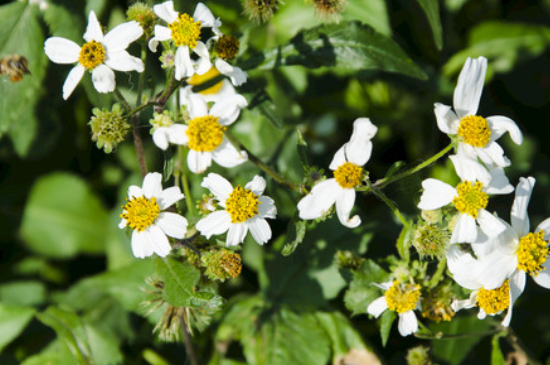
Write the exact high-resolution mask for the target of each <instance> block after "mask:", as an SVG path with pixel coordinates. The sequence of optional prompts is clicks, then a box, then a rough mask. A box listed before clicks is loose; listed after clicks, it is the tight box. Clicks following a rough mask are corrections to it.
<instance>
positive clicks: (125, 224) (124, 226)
mask: <svg viewBox="0 0 550 365" xmlns="http://www.w3.org/2000/svg"><path fill="white" fill-rule="evenodd" d="M127 225H128V222H126V219H124V218H123V219H122V220H121V221H120V223H119V224H118V228H120V229H124V228H126V226H127Z"/></svg>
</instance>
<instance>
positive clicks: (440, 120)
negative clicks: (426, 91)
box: [434, 57, 523, 168]
mask: <svg viewBox="0 0 550 365" xmlns="http://www.w3.org/2000/svg"><path fill="white" fill-rule="evenodd" d="M486 71H487V59H486V58H485V57H479V58H477V59H471V58H468V59H467V60H466V63H465V64H464V67H463V68H462V71H461V72H460V76H459V77H458V83H457V85H456V88H455V91H454V98H453V105H454V111H453V110H451V107H450V106H447V105H443V104H440V103H436V104H435V109H434V111H435V116H436V119H437V126H438V127H439V129H440V130H441V131H442V132H443V133H446V134H449V135H458V137H459V140H460V143H459V153H464V154H465V155H466V156H468V157H470V158H472V159H477V158H479V159H480V160H481V161H483V163H484V164H485V165H486V166H487V168H492V167H495V166H498V167H506V166H509V165H510V160H508V158H506V157H505V156H504V151H503V150H502V148H501V147H500V145H499V144H498V143H497V142H496V141H497V139H499V138H500V137H501V136H502V135H503V134H504V133H506V132H508V133H509V134H510V137H511V138H512V141H514V142H515V143H516V144H518V145H519V144H521V143H522V142H523V135H522V133H521V131H520V130H519V128H518V126H517V125H516V123H515V122H514V121H513V120H511V119H510V118H507V117H504V116H491V117H487V118H483V117H481V116H479V115H477V114H476V113H477V111H478V107H479V100H480V99H481V93H482V91H483V83H484V81H485V73H486Z"/></svg>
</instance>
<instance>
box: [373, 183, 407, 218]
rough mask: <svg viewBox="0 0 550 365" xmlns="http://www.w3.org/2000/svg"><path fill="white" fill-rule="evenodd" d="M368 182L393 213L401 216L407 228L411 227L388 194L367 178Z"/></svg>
mask: <svg viewBox="0 0 550 365" xmlns="http://www.w3.org/2000/svg"><path fill="white" fill-rule="evenodd" d="M367 184H368V185H369V188H370V189H369V190H370V191H372V193H373V194H374V195H376V196H377V197H379V198H380V199H382V201H383V202H384V203H386V205H387V206H388V207H389V208H390V209H391V210H392V212H393V214H395V216H396V217H397V218H399V220H400V221H401V223H402V224H403V226H404V227H406V228H409V222H408V221H407V220H406V219H405V217H403V215H402V214H401V212H400V211H399V209H398V208H397V206H396V205H395V204H394V203H393V202H392V201H391V200H390V199H389V198H388V197H387V196H386V194H384V193H383V192H382V190H380V189H379V188H376V187H374V185H371V184H370V182H369V181H368V180H367Z"/></svg>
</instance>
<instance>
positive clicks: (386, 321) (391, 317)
mask: <svg viewBox="0 0 550 365" xmlns="http://www.w3.org/2000/svg"><path fill="white" fill-rule="evenodd" d="M396 317H397V315H396V314H395V312H394V311H391V310H386V311H385V312H384V313H382V315H381V316H380V320H379V321H378V323H379V324H380V338H381V339H382V346H384V347H385V346H386V343H388V338H389V337H390V332H391V326H392V324H393V322H394V321H395V318H396Z"/></svg>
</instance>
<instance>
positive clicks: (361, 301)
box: [344, 260, 388, 315]
mask: <svg viewBox="0 0 550 365" xmlns="http://www.w3.org/2000/svg"><path fill="white" fill-rule="evenodd" d="M387 277H388V273H387V272H386V271H384V269H382V268H381V267H380V266H378V265H377V264H376V263H375V262H374V261H372V260H365V261H363V263H362V264H361V267H360V268H359V269H358V270H356V271H354V272H353V280H352V281H351V283H350V286H349V289H348V290H347V291H346V294H345V296H344V302H345V304H346V308H348V310H350V311H351V312H352V313H353V314H354V315H355V314H361V313H367V307H368V306H369V304H370V303H371V302H372V301H373V300H375V299H376V298H378V297H380V296H381V293H380V289H378V288H377V287H376V286H374V285H373V283H377V284H379V283H383V282H385V281H387Z"/></svg>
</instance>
